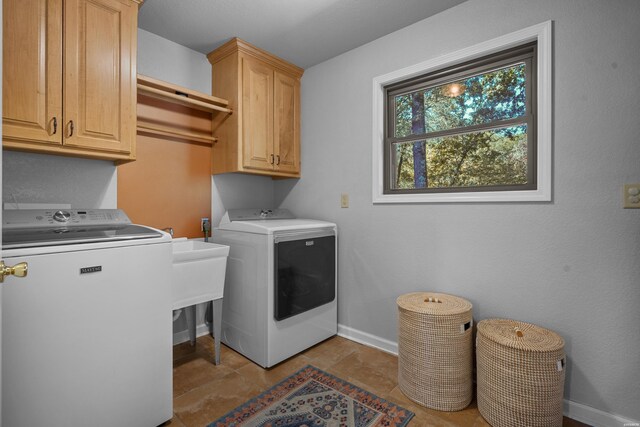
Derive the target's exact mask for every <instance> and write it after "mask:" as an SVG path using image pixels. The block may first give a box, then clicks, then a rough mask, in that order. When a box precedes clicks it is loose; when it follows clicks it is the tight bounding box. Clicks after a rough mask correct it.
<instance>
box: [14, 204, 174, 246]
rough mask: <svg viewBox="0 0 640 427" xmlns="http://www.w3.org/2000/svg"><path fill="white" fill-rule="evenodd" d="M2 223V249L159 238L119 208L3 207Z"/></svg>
mask: <svg viewBox="0 0 640 427" xmlns="http://www.w3.org/2000/svg"><path fill="white" fill-rule="evenodd" d="M2 222H3V223H2V248H3V249H15V248H31V247H40V246H58V245H70V244H76V243H93V242H105V241H119V240H133V239H148V238H154V237H162V233H161V232H160V231H158V230H154V229H152V228H149V227H144V226H141V225H132V224H131V221H130V220H129V217H127V215H126V214H125V213H124V212H123V211H122V210H120V209H68V210H55V209H23V210H5V211H4V212H3V216H2Z"/></svg>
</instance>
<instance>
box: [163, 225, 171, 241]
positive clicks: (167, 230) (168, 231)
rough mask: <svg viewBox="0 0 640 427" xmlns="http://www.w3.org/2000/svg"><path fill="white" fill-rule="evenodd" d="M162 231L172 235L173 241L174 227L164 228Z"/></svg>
mask: <svg viewBox="0 0 640 427" xmlns="http://www.w3.org/2000/svg"><path fill="white" fill-rule="evenodd" d="M162 231H166V232H167V233H169V234H170V235H171V238H172V239H173V227H166V228H163V229H162Z"/></svg>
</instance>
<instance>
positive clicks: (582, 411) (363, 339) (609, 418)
mask: <svg viewBox="0 0 640 427" xmlns="http://www.w3.org/2000/svg"><path fill="white" fill-rule="evenodd" d="M338 335H340V336H341V337H344V338H346V339H349V340H351V341H355V342H357V343H359V344H363V345H366V346H368V347H373V348H377V349H379V350H382V351H384V352H387V353H391V354H393V355H396V356H397V355H398V344H397V343H395V342H393V341H390V340H387V339H384V338H381V337H378V336H376V335H373V334H370V333H367V332H363V331H359V330H357V329H354V328H352V327H350V326H345V325H341V324H338ZM563 414H564V415H565V416H566V417H569V418H572V419H574V420H576V421H580V422H583V423H586V424H589V425H591V426H595V427H623V426H627V427H634V426H635V427H637V426H640V421H637V420H632V419H630V418H625V417H621V416H619V415H614V414H610V413H608V412H604V411H601V410H600V409H596V408H592V407H591V406H587V405H583V404H581V403H576V402H572V401H571V400H567V399H564V402H563Z"/></svg>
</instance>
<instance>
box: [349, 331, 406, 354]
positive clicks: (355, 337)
mask: <svg viewBox="0 0 640 427" xmlns="http://www.w3.org/2000/svg"><path fill="white" fill-rule="evenodd" d="M338 335H339V336H341V337H344V338H347V339H350V340H351V341H355V342H357V343H360V344H364V345H366V346H369V347H374V348H377V349H378V350H382V351H384V352H386V353H391V354H395V355H396V356H397V355H398V344H397V343H395V342H393V341H389V340H386V339H384V338H380V337H378V336H375V335H372V334H369V333H367V332H362V331H359V330H357V329H353V328H351V327H349V326H345V325H341V324H338Z"/></svg>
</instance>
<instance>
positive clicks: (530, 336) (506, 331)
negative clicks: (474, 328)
mask: <svg viewBox="0 0 640 427" xmlns="http://www.w3.org/2000/svg"><path fill="white" fill-rule="evenodd" d="M478 334H482V335H484V336H485V337H487V338H489V339H491V340H492V341H494V342H497V343H498V344H502V345H504V346H507V347H511V348H515V349H518V350H527V351H555V350H560V349H562V348H563V347H564V340H563V339H562V337H561V336H560V335H558V334H556V333H555V332H553V331H550V330H549V329H545V328H543V327H540V326H536V325H533V324H531V323H525V322H520V321H517V320H511V319H485V320H481V321H480V322H479V323H478Z"/></svg>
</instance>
